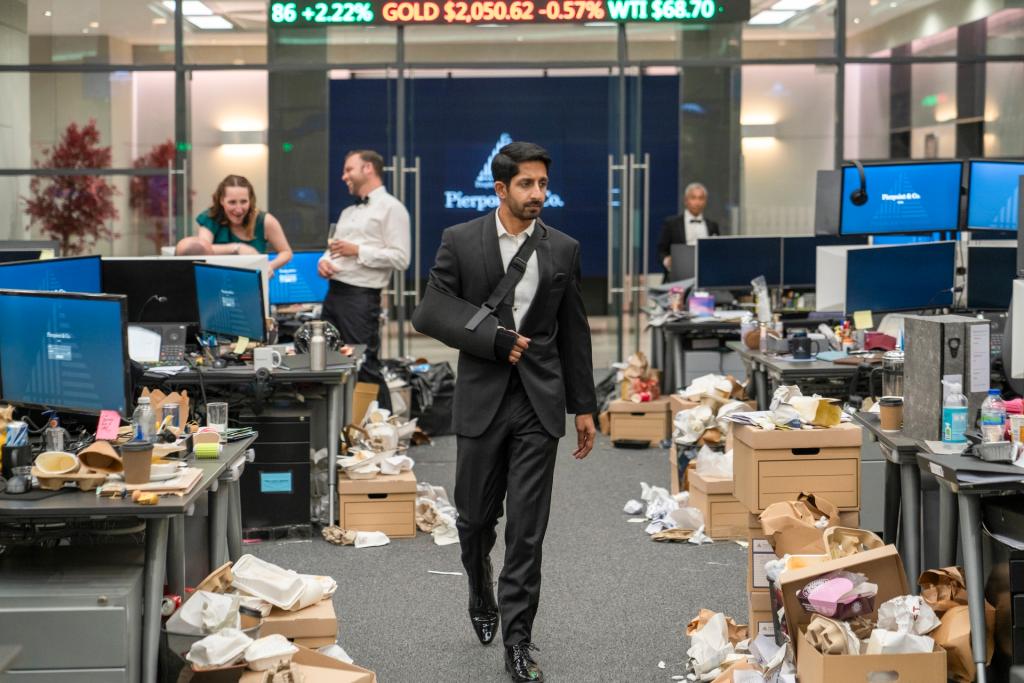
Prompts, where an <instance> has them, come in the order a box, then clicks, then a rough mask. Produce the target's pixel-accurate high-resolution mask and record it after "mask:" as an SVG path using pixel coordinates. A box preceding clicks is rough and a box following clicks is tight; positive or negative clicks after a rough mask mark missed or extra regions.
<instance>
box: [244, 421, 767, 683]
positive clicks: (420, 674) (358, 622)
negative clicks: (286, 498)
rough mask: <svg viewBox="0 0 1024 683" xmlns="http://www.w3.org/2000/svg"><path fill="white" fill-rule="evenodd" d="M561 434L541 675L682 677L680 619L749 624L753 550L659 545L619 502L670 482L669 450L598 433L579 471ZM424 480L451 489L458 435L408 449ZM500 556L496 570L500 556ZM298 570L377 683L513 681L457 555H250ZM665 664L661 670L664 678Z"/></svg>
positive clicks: (415, 548) (411, 545) (347, 551)
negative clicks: (469, 607) (319, 578)
mask: <svg viewBox="0 0 1024 683" xmlns="http://www.w3.org/2000/svg"><path fill="white" fill-rule="evenodd" d="M574 443H575V438H574V436H573V438H566V439H563V441H562V443H561V445H560V448H559V462H558V466H557V468H556V471H555V490H554V496H553V502H552V511H551V522H550V524H549V527H548V534H547V539H546V541H545V545H544V585H543V589H542V592H541V602H540V611H539V613H538V615H537V621H536V623H535V627H534V633H533V638H534V642H535V643H536V645H537V646H538V647H539V648H540V653H539V654H538V655H537V659H538V661H539V662H540V664H541V666H542V667H543V669H544V673H545V677H546V680H548V681H553V682H555V681H562V682H569V681H571V682H576V681H602V682H605V681H616V682H618V681H622V682H626V681H670V680H671V679H672V676H673V675H678V674H681V673H682V672H683V666H682V662H683V661H684V660H685V658H686V648H687V647H688V638H686V635H685V628H686V623H687V622H688V621H689V620H690V619H691V618H693V617H694V616H696V614H697V612H698V610H699V609H700V608H701V607H707V608H709V609H713V610H716V611H720V612H724V613H726V614H727V615H729V616H732V617H734V618H735V619H736V621H737V622H738V623H745V622H746V620H747V619H746V614H747V598H746V589H745V583H746V551H745V550H743V549H742V548H741V547H740V546H739V545H737V544H735V543H733V542H731V541H720V542H716V543H714V544H712V545H704V546H699V547H698V546H693V545H689V544H662V543H655V542H653V541H651V540H650V539H649V537H648V536H647V535H646V534H645V533H644V530H643V529H644V525H643V524H636V523H629V522H627V521H626V519H627V518H628V516H627V515H625V514H623V512H622V507H623V505H624V504H625V503H626V501H627V500H629V499H630V498H636V499H639V498H640V482H641V481H646V482H648V483H650V484H656V485H659V486H665V487H667V485H668V471H669V468H668V462H667V452H666V451H664V450H661V449H650V450H623V449H616V448H613V447H612V445H611V443H610V442H609V441H608V440H607V437H603V436H601V435H598V443H597V446H596V447H595V449H594V451H593V452H592V453H591V455H590V456H589V457H588V458H587V459H586V460H584V461H582V462H577V461H575V460H574V459H573V458H572V457H571V456H570V453H571V452H572V450H573V444H574ZM411 455H412V456H413V457H414V458H415V460H416V469H415V471H416V474H417V477H418V479H419V480H420V481H428V482H430V483H431V484H435V485H441V486H444V487H445V488H446V489H447V490H448V492H449V494H450V493H451V492H452V487H453V485H454V477H455V439H454V437H442V438H438V439H435V441H434V444H433V446H423V447H419V448H416V449H414V450H413V452H412V453H411ZM502 531H503V526H502V528H501V529H499V541H498V547H497V548H495V552H494V556H493V557H494V563H495V571H496V572H497V571H498V570H499V568H500V567H501V558H502V553H503V552H504V547H503V545H502V542H501V540H500V538H501V536H500V533H502ZM247 550H248V551H249V552H252V553H253V554H255V555H258V556H259V557H262V558H264V559H266V560H269V561H271V562H275V563H278V564H280V565H282V566H284V567H289V568H292V569H295V570H296V571H299V572H308V573H316V574H329V575H331V576H333V577H334V578H335V579H336V580H337V581H338V584H339V588H338V592H337V594H336V595H335V597H334V603H335V609H336V611H337V614H338V641H339V643H341V645H342V646H343V647H344V648H345V649H346V650H347V651H348V653H349V654H350V655H351V656H352V657H353V658H354V659H355V661H356V663H357V664H360V665H361V666H365V667H367V668H369V669H373V670H374V671H376V672H377V675H378V677H379V680H380V681H381V683H407V682H408V683H412V682H433V681H438V682H440V681H444V682H460V683H461V682H465V683H489V682H491V681H494V682H495V683H497V682H499V681H507V680H508V678H507V674H505V673H504V665H503V649H502V647H501V643H500V638H499V640H497V641H495V642H494V643H493V644H491V645H490V646H487V647H485V646H482V645H480V644H479V642H478V641H477V640H476V637H475V636H474V634H473V631H472V628H471V626H470V624H469V619H468V617H467V616H466V595H467V589H466V579H465V578H464V577H461V576H443V575H436V574H430V573H428V572H429V571H430V570H435V571H452V572H454V571H458V572H461V571H462V566H461V562H460V560H459V546H458V545H451V546H446V547H440V546H436V545H434V543H433V539H432V538H431V537H430V535H429V534H423V533H421V534H419V535H418V536H417V537H416V538H415V539H409V540H393V541H392V543H391V544H390V545H388V546H384V547H380V548H365V549H360V550H356V549H355V548H353V547H339V546H334V545H331V544H328V543H326V542H325V541H323V540H322V539H320V538H315V539H314V540H313V541H299V542H276V543H263V544H257V545H250V546H248V547H247ZM659 661H664V662H665V664H666V667H665V668H664V669H659V667H658V663H659Z"/></svg>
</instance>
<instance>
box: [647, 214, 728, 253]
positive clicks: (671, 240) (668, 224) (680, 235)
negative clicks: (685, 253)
mask: <svg viewBox="0 0 1024 683" xmlns="http://www.w3.org/2000/svg"><path fill="white" fill-rule="evenodd" d="M704 224H705V225H707V226H708V237H718V235H719V234H720V232H719V230H718V223H716V222H715V221H710V220H708V219H707V218H706V217H705V218H704ZM673 244H686V214H685V213H681V214H679V215H678V216H670V217H668V218H666V219H665V222H664V223H662V224H661V237H660V238H659V239H658V257H659V260H660V261H664V260H665V257H666V256H671V255H672V245H673Z"/></svg>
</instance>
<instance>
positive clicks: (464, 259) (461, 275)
mask: <svg viewBox="0 0 1024 683" xmlns="http://www.w3.org/2000/svg"><path fill="white" fill-rule="evenodd" d="M536 229H537V230H540V231H541V235H540V240H539V241H538V243H537V251H536V255H537V265H538V270H539V274H540V283H539V286H538V287H537V295H536V297H534V300H533V302H532V304H531V305H530V308H529V310H528V311H527V312H526V317H525V318H524V319H523V321H522V325H521V328H520V329H519V333H520V334H522V335H523V336H525V337H529V338H530V347H529V349H527V351H526V353H525V354H523V357H522V358H521V359H520V361H519V364H518V366H517V367H518V369H519V376H520V378H521V380H522V382H523V386H524V388H525V390H526V394H527V396H529V398H530V403H532V404H533V409H534V410H535V411H536V412H537V416H538V417H539V418H540V421H541V424H543V425H544V429H545V430H547V432H548V433H549V434H551V436H554V437H561V436H563V435H564V434H565V415H566V412H568V413H572V414H577V415H578V414H585V413H593V412H594V411H596V410H597V399H596V396H595V392H594V374H593V360H592V358H591V344H590V324H589V323H588V322H587V314H586V311H585V310H584V308H583V297H582V295H581V292H580V245H579V242H577V241H576V240H574V239H572V238H571V237H569V236H568V235H566V234H565V233H562V232H559V231H558V230H555V229H554V228H551V227H548V226H546V225H544V224H543V223H542V222H541V221H540V220H538V221H537V226H536ZM497 230H498V227H497V222H496V221H495V214H494V212H493V211H491V212H489V213H487V215H485V216H482V217H480V218H477V219H475V220H472V221H469V222H468V223H461V224H459V225H455V226H452V227H450V228H448V229H446V230H445V231H444V234H443V235H442V237H441V247H440V248H439V249H438V251H437V260H436V262H435V263H434V267H433V269H432V270H431V271H430V282H431V284H433V285H435V286H437V287H438V288H439V289H441V290H442V291H445V292H447V293H449V294H451V295H453V296H457V297H459V298H460V299H464V300H466V301H468V302H470V303H472V304H474V305H477V306H479V305H480V304H482V303H484V302H485V301H486V300H487V299H488V297H489V296H490V295H491V292H492V291H493V290H494V289H495V287H497V286H498V282H500V281H501V278H502V277H503V276H504V274H505V268H504V266H503V264H502V260H501V250H500V248H499V247H498V232H497ZM464 322H465V321H460V324H461V323H464ZM511 371H512V365H511V364H510V363H509V362H508V356H507V354H506V355H505V356H504V357H503V358H501V359H500V360H499V359H497V358H495V357H494V355H491V356H490V357H483V356H479V355H473V354H472V353H469V352H468V351H467V350H466V349H459V365H458V373H457V375H456V380H455V405H454V418H455V432H456V433H457V434H461V435H463V436H469V437H475V436H480V435H481V434H483V432H484V430H486V429H487V427H488V426H489V425H490V424H491V421H492V420H493V419H494V415H495V413H496V412H497V410H498V407H499V406H500V404H501V400H502V397H503V395H504V393H505V388H506V386H507V384H508V380H509V376H510V374H511Z"/></svg>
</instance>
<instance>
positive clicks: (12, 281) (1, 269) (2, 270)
mask: <svg viewBox="0 0 1024 683" xmlns="http://www.w3.org/2000/svg"><path fill="white" fill-rule="evenodd" d="M0 289H26V290H31V291H35V292H80V293H83V294H100V293H101V292H102V291H103V288H102V287H101V286H100V257H99V256H78V257H75V258H55V259H44V260H42V261H21V262H18V263H0Z"/></svg>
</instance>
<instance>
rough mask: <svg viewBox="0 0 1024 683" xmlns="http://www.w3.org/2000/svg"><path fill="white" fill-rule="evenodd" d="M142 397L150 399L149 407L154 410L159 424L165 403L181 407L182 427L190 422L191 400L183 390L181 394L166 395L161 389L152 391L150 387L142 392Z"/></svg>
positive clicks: (175, 392) (174, 392)
mask: <svg viewBox="0 0 1024 683" xmlns="http://www.w3.org/2000/svg"><path fill="white" fill-rule="evenodd" d="M140 396H141V397H145V396H148V397H149V407H150V408H152V409H153V415H155V416H156V421H157V424H159V423H160V416H161V415H163V413H162V412H161V410H160V408H161V406H163V404H164V403H177V404H179V405H180V406H181V424H182V426H184V425H185V423H186V422H188V416H189V415H190V414H191V413H190V412H189V399H188V392H187V391H185V390H184V389H182V390H181V391H180V392H177V391H172V392H171V393H169V394H165V393H164V392H162V391H160V390H159V389H153V390H152V391H150V389H149V387H146V388H144V389H143V390H142V393H141V394H140Z"/></svg>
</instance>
